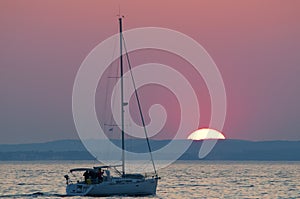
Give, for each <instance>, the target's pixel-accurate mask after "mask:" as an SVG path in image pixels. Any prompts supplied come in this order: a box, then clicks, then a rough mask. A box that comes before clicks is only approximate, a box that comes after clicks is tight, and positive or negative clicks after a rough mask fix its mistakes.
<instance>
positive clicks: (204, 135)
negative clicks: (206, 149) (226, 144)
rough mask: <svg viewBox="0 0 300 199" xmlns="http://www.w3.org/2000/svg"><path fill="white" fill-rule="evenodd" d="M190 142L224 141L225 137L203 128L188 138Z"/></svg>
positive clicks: (218, 132) (213, 130) (217, 132)
mask: <svg viewBox="0 0 300 199" xmlns="http://www.w3.org/2000/svg"><path fill="white" fill-rule="evenodd" d="M188 139H189V140H219V139H220V140H224V139H225V136H224V135H223V134H222V133H221V132H220V131H217V130H215V129H210V128H201V129H198V130H196V131H194V132H193V133H191V134H190V135H189V137H188Z"/></svg>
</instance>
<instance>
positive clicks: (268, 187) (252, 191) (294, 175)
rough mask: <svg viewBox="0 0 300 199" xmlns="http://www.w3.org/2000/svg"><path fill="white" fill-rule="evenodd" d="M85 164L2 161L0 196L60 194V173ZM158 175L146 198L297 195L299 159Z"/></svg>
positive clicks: (188, 166) (198, 166)
mask: <svg viewBox="0 0 300 199" xmlns="http://www.w3.org/2000/svg"><path fill="white" fill-rule="evenodd" d="M85 166H94V164H93V163H92V162H80V163H78V162H77V163H75V162H1V163H0V174H1V175H0V197H1V198H32V197H37V198H61V197H65V179H64V177H63V176H64V175H65V174H67V171H68V170H69V169H71V168H74V167H85ZM159 175H160V176H161V177H162V179H161V181H160V182H159V185H158V189H157V195H156V196H152V197H148V198H300V162H286V163H284V162H201V161H199V162H198V161H197V162H196V161H191V162H179V163H176V164H173V165H171V166H169V167H167V168H165V169H163V170H161V171H159ZM68 198H79V197H68ZM86 198H88V197H86ZM111 198H120V197H111ZM123 198H124V197H123ZM140 198H141V197H140Z"/></svg>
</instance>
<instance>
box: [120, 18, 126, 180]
mask: <svg viewBox="0 0 300 199" xmlns="http://www.w3.org/2000/svg"><path fill="white" fill-rule="evenodd" d="M119 26H120V76H121V130H122V175H123V176H124V175H125V142H124V94H123V92H124V91H123V52H122V48H123V47H122V40H123V39H122V16H121V15H120V17H119Z"/></svg>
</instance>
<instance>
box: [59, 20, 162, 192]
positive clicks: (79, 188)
mask: <svg viewBox="0 0 300 199" xmlns="http://www.w3.org/2000/svg"><path fill="white" fill-rule="evenodd" d="M122 19H123V17H122V16H120V17H119V29H120V81H121V137H122V140H121V141H122V164H121V165H102V166H96V167H93V168H74V169H71V170H70V173H72V174H73V173H75V172H83V176H84V180H77V181H76V180H75V181H73V180H72V179H70V177H69V175H65V176H64V177H65V178H66V184H67V187H66V193H67V195H69V196H112V195H126V196H140V195H155V194H156V188H157V183H158V180H159V179H160V177H158V174H157V171H156V169H155V164H154V160H153V157H152V153H151V147H150V143H149V139H148V136H147V131H146V127H145V122H144V118H143V113H142V110H141V105H140V101H139V98H138V93H137V90H136V88H135V97H136V100H137V102H138V103H137V104H138V108H139V113H140V117H141V121H142V124H143V127H144V131H145V138H146V141H147V145H148V150H149V153H150V157H151V161H152V165H153V170H154V174H153V175H150V176H149V175H147V176H146V175H142V174H139V173H126V172H125V139H124V134H125V132H124V106H126V103H125V102H124V101H123V98H124V96H123V56H122V55H123V52H122V43H123V35H122ZM125 49H126V48H125ZM127 55H128V54H127ZM127 59H128V57H127ZM129 69H130V70H131V67H129ZM131 75H132V73H131ZM132 81H133V84H134V85H135V83H134V79H133V76H132ZM120 167H121V169H120V170H119V168H120ZM112 172H114V173H116V174H117V175H116V176H113V175H111V173H112Z"/></svg>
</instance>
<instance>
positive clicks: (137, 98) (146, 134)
mask: <svg viewBox="0 0 300 199" xmlns="http://www.w3.org/2000/svg"><path fill="white" fill-rule="evenodd" d="M122 38H123V42H124V50H125V55H126V59H127V63H128V67H129V71H130V76H131V80H132V84H133V88H134V94H135V97H136V100H137V104H138V108H139V112H140V116H141V120H142V124H143V128H144V133H145V137H146V141H147V145H148V150H149V153H150V158H151V162H152V166H153V170H154V172H155V175H157V172H156V168H155V164H154V160H153V156H152V150H151V146H150V142H149V138H148V133H147V129H146V125H145V120H144V116H143V112H142V107H141V103H140V100H139V95H138V92H137V89H136V85H135V81H134V77H133V74H132V70H131V69H132V67H131V63H130V60H129V55H128V52H127V48H126V42H125V39H124V37H122Z"/></svg>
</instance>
